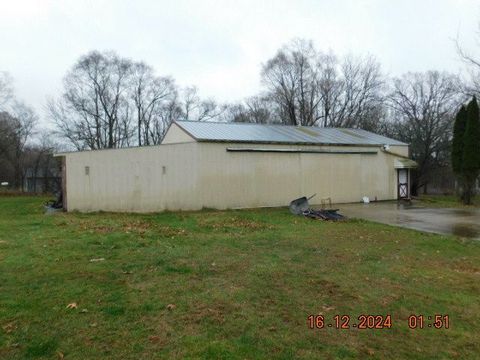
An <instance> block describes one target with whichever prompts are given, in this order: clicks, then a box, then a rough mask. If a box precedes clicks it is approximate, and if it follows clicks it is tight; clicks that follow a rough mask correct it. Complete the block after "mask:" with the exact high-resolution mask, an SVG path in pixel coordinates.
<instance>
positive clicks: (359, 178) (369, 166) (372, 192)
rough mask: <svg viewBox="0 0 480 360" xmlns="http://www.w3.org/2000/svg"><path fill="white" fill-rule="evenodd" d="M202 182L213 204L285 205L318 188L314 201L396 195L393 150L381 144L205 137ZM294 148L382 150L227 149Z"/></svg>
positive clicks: (204, 197) (206, 199)
mask: <svg viewBox="0 0 480 360" xmlns="http://www.w3.org/2000/svg"><path fill="white" fill-rule="evenodd" d="M200 145H201V146H200V147H199V150H200V158H199V161H200V163H201V164H202V166H201V167H200V168H199V176H198V180H199V186H200V188H201V189H202V203H203V204H204V205H205V206H206V207H212V208H220V209H223V208H228V207H230V208H236V207H239V208H242V207H261V206H285V205H288V204H289V203H290V201H291V200H293V199H295V198H298V197H301V196H310V195H313V194H315V193H316V194H317V195H316V197H314V198H313V199H312V200H311V203H312V204H320V203H321V199H322V198H328V197H330V198H331V200H332V202H334V203H346V202H357V201H360V200H361V199H362V197H363V196H368V197H370V198H371V199H375V197H376V198H377V199H378V200H389V199H395V198H396V197H397V172H396V170H395V169H394V158H395V157H394V156H392V155H389V154H385V153H383V152H382V151H381V149H380V148H379V147H345V146H337V147H334V146H324V147H318V146H285V145H282V146H279V145H252V144H221V143H218V144H215V143H202V144H200ZM227 147H234V148H241V147H244V148H262V149H266V148H275V149H278V148H281V149H285V148H290V149H307V150H308V149H315V150H326V151H377V154H375V155H370V154H312V153H258V152H227V151H225V148H227Z"/></svg>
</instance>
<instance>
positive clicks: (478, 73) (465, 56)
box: [455, 22, 480, 97]
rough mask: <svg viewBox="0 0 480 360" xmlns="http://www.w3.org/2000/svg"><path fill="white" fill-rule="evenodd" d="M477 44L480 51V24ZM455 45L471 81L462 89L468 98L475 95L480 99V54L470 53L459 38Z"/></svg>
mask: <svg viewBox="0 0 480 360" xmlns="http://www.w3.org/2000/svg"><path fill="white" fill-rule="evenodd" d="M476 42H477V45H478V49H480V22H479V24H478V30H477V32H476ZM455 45H456V48H457V54H458V56H459V57H460V59H461V60H462V61H463V62H464V64H465V65H466V68H467V72H468V74H469V79H468V80H467V81H465V82H462V84H461V86H460V88H461V90H462V92H463V93H465V94H466V95H467V96H468V97H470V96H473V95H476V96H477V97H478V96H479V95H480V53H478V54H475V51H469V50H467V49H465V48H464V47H463V46H462V45H461V44H460V40H459V39H458V38H457V39H456V41H455ZM478 49H477V51H478Z"/></svg>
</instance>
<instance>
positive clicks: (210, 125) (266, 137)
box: [175, 121, 407, 145]
mask: <svg viewBox="0 0 480 360" xmlns="http://www.w3.org/2000/svg"><path fill="white" fill-rule="evenodd" d="M175 123H176V124H177V125H178V126H180V127H181V128H182V129H183V130H184V131H185V132H187V133H188V134H189V135H190V136H192V137H193V138H194V139H196V140H198V141H216V142H246V143H276V144H314V145H321V144H326V145H329V144H332V145H407V144H405V143H403V142H400V141H397V140H394V139H390V138H387V137H385V136H381V135H377V134H374V133H372V132H369V131H366V130H362V129H344V128H321V127H313V126H287V125H264V124H246V123H218V122H200V121H176V122H175Z"/></svg>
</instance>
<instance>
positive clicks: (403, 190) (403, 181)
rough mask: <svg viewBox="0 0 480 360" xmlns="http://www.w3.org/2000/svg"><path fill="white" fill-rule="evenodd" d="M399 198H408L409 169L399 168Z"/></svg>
mask: <svg viewBox="0 0 480 360" xmlns="http://www.w3.org/2000/svg"><path fill="white" fill-rule="evenodd" d="M398 198H399V199H404V198H408V169H398Z"/></svg>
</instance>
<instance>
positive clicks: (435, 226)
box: [338, 202, 480, 240]
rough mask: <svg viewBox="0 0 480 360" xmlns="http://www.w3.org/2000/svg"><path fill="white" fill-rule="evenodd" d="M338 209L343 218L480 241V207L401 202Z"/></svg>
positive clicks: (349, 206) (343, 206)
mask: <svg viewBox="0 0 480 360" xmlns="http://www.w3.org/2000/svg"><path fill="white" fill-rule="evenodd" d="M338 207H339V208H340V211H339V212H340V213H341V214H342V215H346V216H348V217H350V218H359V219H366V220H372V221H377V222H381V223H384V224H389V225H396V226H402V227H406V228H410V229H415V230H420V231H427V232H434V233H438V234H447V235H457V236H461V237H467V238H474V239H478V240H480V209H478V208H477V209H446V208H426V207H421V206H418V205H415V204H412V205H408V204H404V203H397V202H378V203H370V204H341V205H338Z"/></svg>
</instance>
